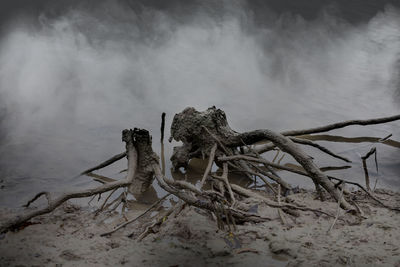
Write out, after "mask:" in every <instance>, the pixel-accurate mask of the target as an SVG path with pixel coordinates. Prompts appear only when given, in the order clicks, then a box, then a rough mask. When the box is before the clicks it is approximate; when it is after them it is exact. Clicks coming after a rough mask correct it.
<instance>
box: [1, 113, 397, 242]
mask: <svg viewBox="0 0 400 267" xmlns="http://www.w3.org/2000/svg"><path fill="white" fill-rule="evenodd" d="M398 119H400V115H397V116H392V117H387V118H379V119H372V120H353V121H346V122H340V123H336V124H331V125H327V126H323V127H318V128H311V129H305V130H296V131H287V132H283V133H276V132H273V131H271V130H255V131H250V132H245V133H238V132H236V131H234V130H232V129H231V128H230V126H229V124H228V122H227V118H226V115H225V113H224V112H223V111H222V110H220V109H216V108H215V107H211V108H209V109H207V110H206V111H203V112H199V111H197V110H195V109H194V108H191V107H190V108H186V109H185V110H184V111H182V112H181V113H178V114H176V115H175V116H174V119H173V122H172V125H171V137H170V141H171V140H172V139H174V140H176V141H181V142H182V146H178V147H175V148H174V153H173V155H172V157H171V161H172V164H173V167H174V168H175V169H177V168H180V167H186V166H187V165H188V163H189V161H190V160H191V159H192V158H196V157H197V158H199V157H200V158H203V159H204V158H206V157H208V158H209V161H208V165H207V168H206V170H205V172H204V174H203V177H202V180H201V182H200V186H199V187H196V186H195V185H193V184H191V183H189V182H187V181H182V180H174V179H171V178H169V177H167V176H166V175H165V172H164V171H163V170H162V168H161V167H160V162H159V157H158V156H157V155H156V154H155V153H154V151H153V149H152V140H151V136H150V134H149V132H148V131H146V130H141V129H136V128H135V129H134V130H124V131H123V132H122V139H123V141H124V142H125V143H126V151H125V152H123V153H120V154H118V155H116V156H114V157H112V158H111V159H109V160H107V161H105V162H103V163H101V164H99V165H98V166H96V167H93V168H91V169H88V170H86V171H84V172H83V173H84V174H89V175H90V176H92V177H94V178H95V179H96V180H98V181H99V182H101V183H103V185H101V186H99V187H97V188H93V189H85V190H78V191H75V192H70V193H64V194H62V195H60V196H56V197H54V196H53V195H52V194H50V193H49V192H41V193H39V194H37V195H35V197H34V198H32V200H30V201H29V202H28V203H27V205H26V206H29V205H31V204H32V203H33V202H34V201H36V200H37V199H38V198H40V197H41V196H45V197H46V198H47V201H48V204H47V205H46V207H44V208H39V209H35V210H31V211H27V212H26V213H24V214H22V215H19V216H17V217H14V218H11V219H9V220H8V221H6V222H3V223H1V224H0V232H5V231H7V230H10V229H13V228H15V227H16V226H18V225H20V224H21V223H23V222H26V221H28V220H30V219H31V218H34V217H36V216H39V215H42V214H45V213H49V212H51V211H52V210H54V209H55V208H57V207H58V206H59V205H61V204H62V203H64V202H65V201H67V200H68V199H71V198H80V197H89V196H95V195H97V194H99V195H100V194H101V193H105V192H111V193H110V194H109V195H108V197H107V198H106V199H105V201H104V203H103V205H102V206H101V208H100V210H99V211H98V212H101V211H102V210H104V209H106V208H107V207H111V206H112V205H114V206H113V207H112V209H115V208H117V207H118V206H119V205H120V204H121V201H123V200H124V199H126V197H127V195H126V194H127V192H129V193H131V194H132V195H134V196H135V197H138V196H140V195H141V194H142V193H143V192H145V191H146V190H147V189H148V188H149V186H150V185H151V184H152V182H153V180H154V179H156V180H157V182H158V184H159V185H160V186H161V188H163V189H164V190H165V191H167V192H168V193H169V194H173V195H175V196H176V197H178V198H179V199H181V201H183V202H182V203H183V204H182V205H186V204H188V205H191V206H195V207H197V208H200V209H203V210H206V211H208V212H210V214H212V215H213V216H214V217H215V218H216V219H217V222H218V225H219V227H220V228H221V229H222V228H224V225H227V226H228V229H230V230H231V225H233V226H235V225H236V223H243V222H254V223H256V222H262V221H266V220H269V218H265V217H261V216H259V215H257V214H253V213H249V212H247V210H246V209H243V208H242V206H243V205H238V204H239V202H240V201H241V199H243V197H245V198H254V199H257V200H259V201H261V202H263V203H265V204H267V205H269V206H271V207H274V208H277V209H278V212H279V214H280V216H281V218H282V221H285V218H284V217H283V213H281V210H283V211H285V212H286V213H288V214H294V215H296V216H297V215H298V212H297V211H298V210H302V211H312V212H318V213H321V214H325V215H328V216H330V217H333V218H335V216H333V215H331V214H329V213H327V212H325V211H323V210H314V209H311V208H308V207H304V206H300V205H297V204H293V203H292V204H289V203H285V202H281V194H280V191H281V190H280V188H281V186H282V188H283V189H285V190H284V191H285V193H287V192H290V190H291V186H290V185H289V184H287V183H286V182H285V181H284V180H283V179H282V178H281V177H279V176H278V174H277V173H276V172H275V170H274V169H282V170H287V171H291V172H294V173H297V174H300V175H303V176H307V177H309V178H311V179H312V180H313V182H314V183H315V186H316V190H317V191H319V193H320V194H321V196H322V195H323V194H322V193H323V192H322V188H323V189H324V190H326V191H327V192H328V193H329V194H330V195H331V196H332V197H333V198H334V199H335V200H336V201H337V203H338V205H339V206H340V207H342V208H343V209H345V210H347V211H353V212H354V213H361V212H362V211H360V209H359V207H358V206H357V204H356V203H355V202H354V201H352V200H350V203H352V204H353V205H352V204H350V203H349V202H347V200H346V198H345V196H346V197H347V198H350V195H351V194H350V193H349V192H347V190H345V189H344V185H343V184H344V183H348V184H354V185H357V186H359V187H360V188H361V189H362V190H364V191H365V192H366V194H367V195H368V196H369V197H371V198H372V199H374V200H375V201H376V202H377V203H378V204H380V205H381V206H383V207H386V208H389V209H391V210H396V211H399V210H400V209H398V208H393V207H389V206H387V205H385V204H384V203H382V202H381V201H380V200H379V199H377V198H375V197H374V196H373V195H372V194H371V193H370V192H369V190H368V189H365V188H363V187H362V186H361V185H359V184H357V183H353V182H351V181H346V180H343V179H339V178H335V177H331V176H327V175H326V174H324V173H323V172H322V171H321V169H320V168H318V167H317V166H316V164H315V163H314V162H313V158H312V157H311V156H309V155H308V154H306V153H305V152H304V151H303V150H302V148H301V147H300V146H299V145H297V144H296V143H298V144H301V145H310V146H313V147H316V148H318V149H320V150H321V151H323V152H324V153H327V154H329V155H331V156H334V157H336V158H339V159H342V160H344V161H349V160H348V159H346V158H344V157H341V156H339V155H337V154H335V153H333V152H331V151H330V150H328V149H326V148H324V147H323V146H320V145H318V144H316V143H314V142H312V141H310V140H305V139H300V138H299V137H293V136H298V135H304V134H311V133H318V132H324V131H329V130H333V129H338V128H343V127H346V126H349V125H370V124H378V123H385V122H390V121H394V120H398ZM164 124H165V115H163V116H162V126H161V132H162V135H163V128H164ZM389 137H390V136H388V137H386V138H384V139H381V141H382V142H387V141H389V140H386V139H388V138H389ZM260 141H269V142H270V143H269V144H267V146H268V147H269V149H273V148H278V149H280V150H281V151H283V152H285V153H287V154H289V155H291V156H292V157H293V158H294V159H295V160H296V161H297V163H298V164H300V165H301V168H300V169H295V168H292V167H288V166H283V165H281V164H280V163H279V162H278V163H274V162H270V161H267V160H265V159H264V158H263V157H261V156H260V154H259V151H260V150H259V149H253V148H252V145H255V144H258V142H260ZM161 142H162V138H161ZM244 153H245V154H244ZM284 155H285V154H284ZM125 156H127V158H128V169H127V176H126V178H125V179H123V180H113V179H110V178H107V177H104V176H101V175H97V174H93V173H91V172H92V171H94V170H97V169H100V168H103V167H105V166H108V165H110V164H112V163H113V162H115V161H117V160H119V159H121V158H123V157H125ZM214 163H216V164H217V165H218V166H220V167H222V169H223V173H222V176H218V175H216V173H215V172H214V173H213V172H211V167H212V165H213V164H214ZM260 163H261V164H262V165H263V166H259V165H258V164H260ZM228 166H229V168H228ZM231 168H233V169H234V171H239V172H241V173H243V174H244V175H246V176H247V177H249V178H251V179H253V178H254V176H259V177H261V178H262V180H263V181H264V182H265V184H266V185H267V186H269V187H270V188H271V191H272V192H274V193H275V195H276V197H277V202H275V201H273V200H271V199H269V198H267V197H264V196H261V195H259V194H257V193H255V192H253V191H251V190H249V189H246V188H243V187H241V186H239V185H236V184H233V183H231V182H230V181H229V177H228V173H229V171H231V170H232V169H231ZM163 169H164V168H163ZM264 176H266V177H268V178H270V179H271V180H273V181H274V182H276V183H277V184H270V183H269V182H268V181H267V180H266V178H265V177H264ZM207 179H208V180H211V181H212V182H213V183H215V184H217V185H219V187H217V188H216V189H215V190H214V189H213V188H214V187H211V188H212V189H211V190H204V189H203V188H204V187H203V185H204V183H205V182H206V181H207ZM333 180H337V181H339V183H337V184H335V183H333ZM274 186H277V187H276V188H275V187H274ZM118 188H124V190H125V191H124V192H123V193H122V194H121V195H120V196H119V197H118V198H116V199H114V200H113V201H112V202H110V203H108V200H109V199H110V197H111V195H112V194H113V193H114V192H115V191H116V190H117V189H118ZM282 195H285V194H282ZM157 203H159V202H157ZM154 205H156V204H154ZM154 205H153V206H152V207H154ZM152 207H151V208H152ZM124 208H125V206H123V210H124ZM148 210H150V209H148ZM148 210H147V211H146V212H148ZM172 211H173V208H172V209H171V210H170V211H168V212H167V216H169V215H170V214H171V213H172ZM146 212H145V213H146ZM145 213H144V214H145ZM144 214H142V215H140V216H139V217H141V216H143V215H144ZM337 214H338V213H337ZM336 217H337V216H336ZM164 218H165V217H164ZM137 219H138V218H134V219H131V220H128V221H127V222H126V223H124V224H122V225H120V226H119V227H117V228H115V229H114V230H112V231H110V232H108V233H106V235H107V234H110V233H112V232H114V231H116V230H118V229H120V228H122V227H125V226H126V225H127V224H129V223H131V222H133V221H136V220H137ZM336 219H337V218H336ZM336 219H335V220H336ZM162 221H163V219H162V218H161V219H159V220H157V221H156V222H155V223H154V225H153V226H151V227H150V228H148V229H146V230H145V232H144V233H143V234H142V235H141V236H140V238H143V237H144V236H146V235H147V234H149V233H150V232H151V231H154V229H155V228H157V227H158V226H159V225H160V224H161V223H162Z"/></svg>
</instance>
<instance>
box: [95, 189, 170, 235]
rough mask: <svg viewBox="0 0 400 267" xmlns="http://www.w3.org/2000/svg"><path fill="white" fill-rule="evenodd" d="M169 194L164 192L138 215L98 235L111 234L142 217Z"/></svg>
mask: <svg viewBox="0 0 400 267" xmlns="http://www.w3.org/2000/svg"><path fill="white" fill-rule="evenodd" d="M170 195H171V194H170V193H168V194H166V195H165V196H163V197H162V198H160V199H159V200H157V201H156V202H155V203H153V205H151V206H150V207H149V208H148V209H147V210H145V211H144V212H143V213H141V214H140V215H139V216H136V217H135V218H133V219H131V220H129V221H127V222H125V223H123V224H121V225H119V226H118V227H116V228H114V229H113V230H111V231H109V232H106V233H103V234H101V235H100V236H108V235H111V234H113V233H115V232H116V231H118V230H119V229H121V228H123V227H125V226H127V225H128V224H130V223H133V222H135V221H137V220H138V219H140V218H142V217H143V216H144V215H146V214H147V213H148V212H149V211H151V210H152V209H153V208H154V207H156V206H157V205H158V204H160V203H161V201H163V200H164V199H166V198H167V197H169V196H170Z"/></svg>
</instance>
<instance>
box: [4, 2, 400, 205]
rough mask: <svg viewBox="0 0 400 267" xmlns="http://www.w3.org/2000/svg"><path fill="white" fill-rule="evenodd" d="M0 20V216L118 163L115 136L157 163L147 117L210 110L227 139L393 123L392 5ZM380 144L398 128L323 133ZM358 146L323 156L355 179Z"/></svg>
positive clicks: (83, 6)
mask: <svg viewBox="0 0 400 267" xmlns="http://www.w3.org/2000/svg"><path fill="white" fill-rule="evenodd" d="M0 20H1V21H0V23H1V26H0V182H1V183H0V185H1V186H2V189H0V190H1V194H0V205H15V206H17V205H19V204H20V203H23V202H24V201H25V200H26V199H27V198H29V197H30V196H31V195H33V194H34V193H35V192H37V191H41V190H43V189H48V190H52V191H63V190H67V189H71V188H76V187H82V186H90V185H92V184H93V183H92V182H91V181H90V178H85V177H80V178H76V177H75V176H76V175H77V174H79V173H80V172H81V171H82V170H84V169H87V168H88V167H91V166H93V165H96V164H97V163H99V162H101V161H103V160H105V159H107V158H109V157H110V156H113V155H114V154H117V153H120V152H121V151H123V149H124V145H123V144H122V142H121V131H122V130H123V129H125V128H133V127H141V128H146V129H149V130H150V131H151V132H152V134H153V137H154V138H153V140H154V143H155V144H154V147H155V150H157V151H159V148H158V146H159V145H158V142H157V140H159V125H160V116H161V113H162V112H166V113H167V125H168V126H169V125H170V123H171V120H172V117H173V115H174V114H175V113H177V112H180V111H182V110H183V109H184V108H185V107H187V106H194V107H195V108H197V109H200V110H204V109H206V108H208V107H209V106H212V105H215V106H217V107H219V108H221V109H223V110H224V111H225V112H226V113H227V117H228V120H229V122H230V124H231V126H232V128H234V129H235V130H237V131H245V130H253V129H260V128H269V129H272V130H276V131H280V130H288V129H297V128H307V127H313V126H319V125H324V124H328V123H332V122H336V121H341V120H348V119H358V118H360V119H367V118H374V117H381V116H386V115H393V114H396V113H399V111H400V104H399V102H400V97H399V95H400V92H399V91H400V89H399V88H400V5H399V4H397V1H382V0H368V1H361V0H354V1H350V0H340V1H339V0H336V1H334V0H324V1H317V0H312V1H311V0H302V1H289V0H287V1H278V0H269V1H261V0H260V1H211V0H207V1H177V0H174V1H155V0H152V1H144V0H141V1H133V0H132V1H131V0H129V1H128V0H125V1H122V0H121V1H106V0H102V1H91V0H85V1H77V0H70V1H50V0H36V1H22V0H19V1H2V2H1V8H0ZM390 133H392V134H393V137H392V138H393V139H395V140H399V139H400V130H399V123H398V122H394V123H389V124H387V125H379V126H371V127H368V128H364V127H353V128H351V129H344V130H339V131H336V132H335V134H337V135H344V136H376V137H385V136H387V135H388V134H390ZM166 135H167V136H168V135H169V131H168V134H166ZM323 144H324V145H327V146H331V145H332V144H329V143H323ZM173 145H174V144H172V145H171V146H169V147H167V154H168V153H169V152H170V151H171V147H172V146H173ZM371 146H372V145H368V144H367V145H365V144H362V145H360V148H357V149H355V148H354V147H353V146H350V145H349V144H334V145H333V146H331V149H332V150H334V151H336V152H338V153H341V154H342V155H345V156H347V157H350V158H351V159H352V160H354V161H355V162H356V163H355V166H356V168H353V169H354V170H353V171H351V172H350V174H351V175H350V176H351V177H347V178H350V179H353V180H361V181H362V177H363V173H362V169H361V167H360V166H361V165H360V162H361V161H360V159H359V157H360V155H361V154H365V153H366V152H367V151H368V150H369V149H370V148H371ZM312 151H313V152H314V153H315V151H314V150H312ZM378 156H379V160H380V168H381V171H380V174H379V175H380V176H382V178H381V180H380V182H379V185H380V186H386V187H394V188H400V179H399V177H400V175H399V174H400V160H399V158H400V157H399V156H400V153H399V151H398V149H394V148H390V147H387V146H383V145H380V146H378ZM167 157H169V156H168V155H167ZM316 160H317V161H320V162H321V164H323V165H324V164H325V165H327V164H328V163H331V162H332V161H334V160H332V159H330V158H324V157H323V156H321V159H316ZM339 163H340V162H339ZM335 164H336V165H340V164H338V162H337V161H334V164H333V165H335ZM123 168H124V162H121V163H119V164H117V165H116V166H114V167H113V168H111V170H108V171H107V170H105V173H106V174H108V175H111V176H112V177H117V176H118V171H119V170H121V169H123ZM377 175H378V174H377ZM74 177H75V178H74Z"/></svg>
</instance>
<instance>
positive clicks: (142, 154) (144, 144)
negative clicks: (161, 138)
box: [122, 128, 159, 198]
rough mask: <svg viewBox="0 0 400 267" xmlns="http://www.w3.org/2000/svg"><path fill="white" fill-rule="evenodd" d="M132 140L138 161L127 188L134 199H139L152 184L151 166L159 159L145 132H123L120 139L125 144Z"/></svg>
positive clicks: (152, 173) (141, 130)
mask: <svg viewBox="0 0 400 267" xmlns="http://www.w3.org/2000/svg"><path fill="white" fill-rule="evenodd" d="M130 137H131V138H132V140H133V144H134V146H135V148H136V150H137V154H138V161H137V170H136V174H135V176H134V178H133V181H132V184H131V185H130V186H129V192H131V193H132V194H133V195H134V196H135V197H136V198H138V197H140V196H141V195H142V194H143V193H144V192H145V191H146V190H147V189H148V188H149V187H150V185H151V184H152V183H153V180H154V171H153V167H152V166H153V164H154V163H156V164H158V162H159V158H158V156H157V155H156V154H155V153H154V152H153V149H152V138H151V136H150V134H149V132H148V131H147V130H144V129H138V128H135V129H133V130H124V131H123V132H122V139H123V141H125V142H126V140H127V139H128V138H130Z"/></svg>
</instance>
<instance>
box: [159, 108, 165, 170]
mask: <svg viewBox="0 0 400 267" xmlns="http://www.w3.org/2000/svg"><path fill="white" fill-rule="evenodd" d="M164 128H165V112H163V113H162V114H161V138H160V141H161V172H162V174H163V175H165V154H164Z"/></svg>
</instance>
